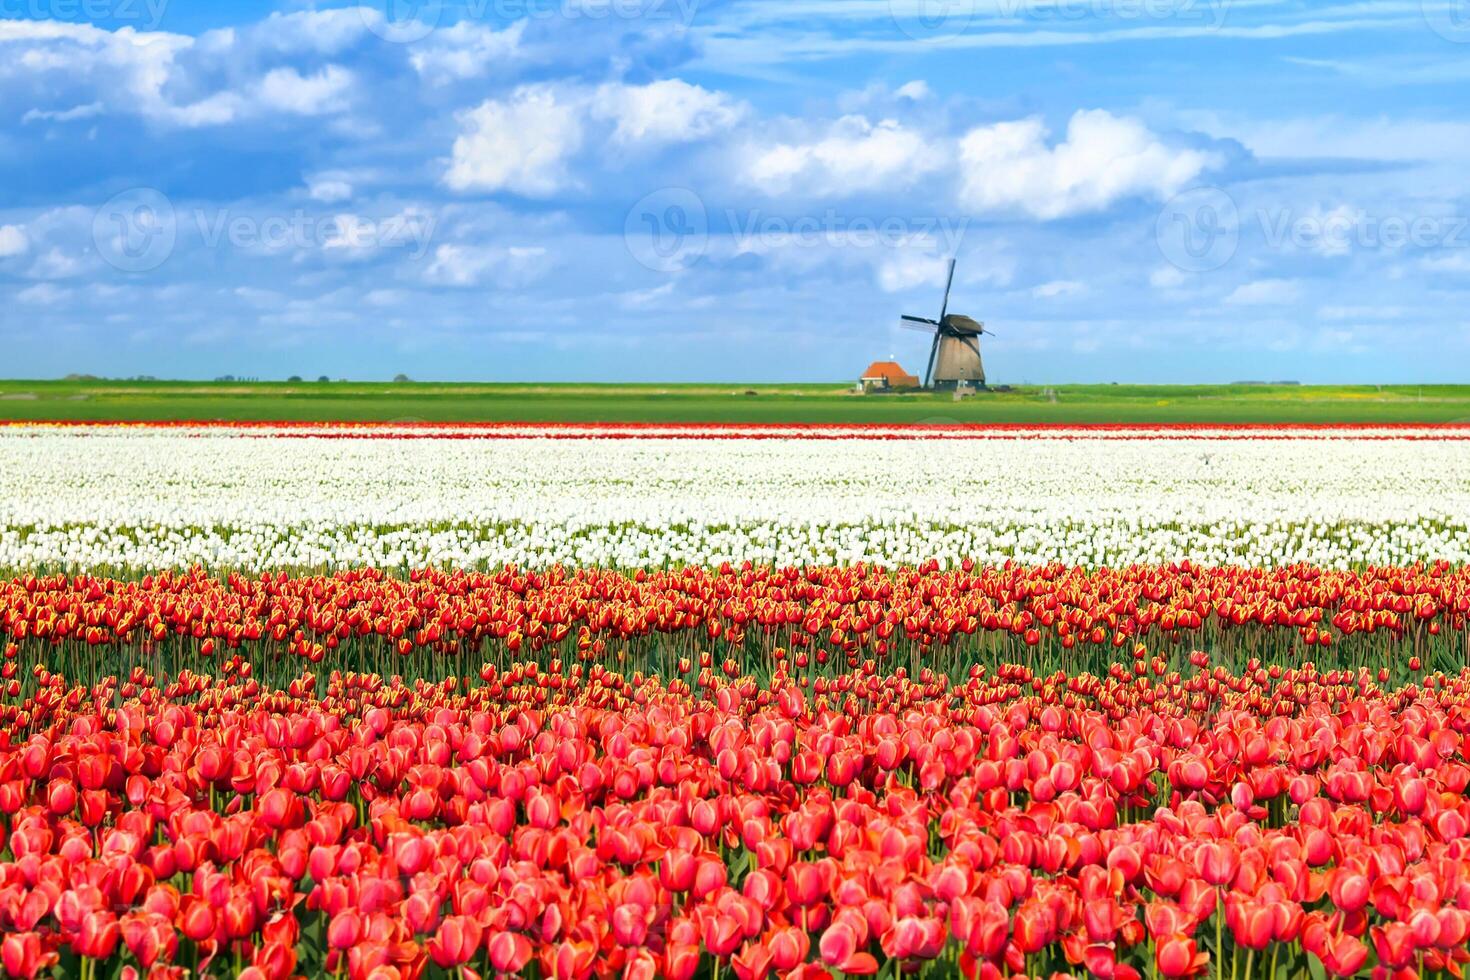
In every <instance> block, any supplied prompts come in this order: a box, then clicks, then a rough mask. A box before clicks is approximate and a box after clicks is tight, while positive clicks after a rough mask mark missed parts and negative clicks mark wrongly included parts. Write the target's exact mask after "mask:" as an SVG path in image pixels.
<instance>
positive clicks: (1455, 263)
mask: <svg viewBox="0 0 1470 980" xmlns="http://www.w3.org/2000/svg"><path fill="white" fill-rule="evenodd" d="M1419 265H1420V266H1422V267H1423V268H1425V269H1428V270H1429V271H1430V272H1470V252H1467V251H1466V250H1464V249H1461V250H1460V251H1458V252H1450V253H1448V254H1445V255H1435V256H1431V257H1429V258H1426V259H1424V260H1423V261H1421V262H1420V263H1419Z"/></svg>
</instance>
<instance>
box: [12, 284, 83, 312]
mask: <svg viewBox="0 0 1470 980" xmlns="http://www.w3.org/2000/svg"><path fill="white" fill-rule="evenodd" d="M69 296H71V290H69V289H62V288H61V287H59V286H53V285H52V284H51V283H49V282H38V283H36V284H35V285H34V286H27V287H26V288H25V289H22V290H21V291H20V292H18V293H16V294H15V298H16V299H18V300H20V301H21V302H22V303H29V304H30V305H32V306H55V305H56V304H57V303H60V302H62V301H64V300H65V299H67V298H68V297H69Z"/></svg>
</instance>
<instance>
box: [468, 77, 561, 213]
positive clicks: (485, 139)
mask: <svg viewBox="0 0 1470 980" xmlns="http://www.w3.org/2000/svg"><path fill="white" fill-rule="evenodd" d="M459 123H460V127H461V132H460V135H459V136H458V137H457V138H456V139H455V141H454V150H453V157H452V160H451V162H450V166H449V171H448V172H447V173H446V174H445V176H444V182H445V183H446V184H448V185H449V186H450V187H451V188H453V189H454V190H457V191H476V190H478V191H499V190H507V191H512V192H514V193H516V194H521V195H524V196H527V197H546V196H549V195H551V194H554V193H556V192H557V191H558V190H560V189H561V188H563V187H565V186H567V185H568V184H569V183H571V176H570V175H569V174H568V172H567V160H568V159H569V158H570V157H571V156H572V155H573V154H575V153H576V152H577V150H578V149H580V148H581V146H582V135H583V126H582V119H581V113H580V111H579V108H578V106H577V105H576V104H574V103H569V102H568V101H565V100H559V99H558V97H557V94H556V92H555V91H554V90H553V89H552V88H550V87H549V86H545V85H530V86H521V87H520V88H518V89H516V90H515V92H513V93H512V94H511V96H510V98H509V99H504V100H498V99H487V100H485V101H484V102H482V103H481V104H480V105H479V106H477V107H476V108H474V109H470V110H468V111H466V112H463V113H461V114H460V115H459Z"/></svg>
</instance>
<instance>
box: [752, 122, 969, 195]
mask: <svg viewBox="0 0 1470 980" xmlns="http://www.w3.org/2000/svg"><path fill="white" fill-rule="evenodd" d="M942 157H943V151H938V152H936V150H935V148H934V147H933V146H932V145H930V144H929V142H928V141H927V140H925V138H924V137H923V136H922V135H921V134H919V133H918V132H915V131H914V130H911V129H905V128H904V127H903V126H902V125H901V124H900V123H898V122H896V121H894V120H892V119H885V120H882V121H881V122H879V123H877V124H874V123H871V122H869V121H868V119H867V118H866V117H864V116H856V115H854V116H843V117H842V118H841V119H839V120H838V121H837V122H836V123H835V124H834V125H833V126H832V127H831V129H830V130H829V132H828V133H827V135H826V136H824V137H823V138H822V139H820V140H817V141H816V142H812V143H778V144H776V145H775V146H772V147H770V148H769V149H764V150H758V151H756V153H755V154H754V156H753V158H752V159H751V160H750V161H749V162H748V163H747V165H746V167H745V178H746V180H748V181H749V182H750V183H751V184H754V185H755V186H756V187H758V188H760V189H761V190H762V191H765V192H766V193H767V194H784V193H786V192H787V191H791V190H798V191H801V192H804V193H808V194H813V195H821V196H839V195H842V194H846V193H851V192H854V191H865V190H873V189H877V188H892V187H895V186H904V185H908V184H911V183H912V182H913V181H914V180H915V179H917V178H918V177H920V176H922V175H924V174H926V173H929V172H932V171H934V170H936V169H938V168H939V166H940V165H941V161H942Z"/></svg>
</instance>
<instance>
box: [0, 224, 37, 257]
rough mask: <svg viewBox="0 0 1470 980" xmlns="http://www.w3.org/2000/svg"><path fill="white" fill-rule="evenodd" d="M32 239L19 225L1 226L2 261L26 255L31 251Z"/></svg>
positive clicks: (0, 248)
mask: <svg viewBox="0 0 1470 980" xmlns="http://www.w3.org/2000/svg"><path fill="white" fill-rule="evenodd" d="M30 247H31V239H30V236H28V235H27V234H26V233H25V229H24V228H21V227H20V226H19V225H0V259H8V258H13V257H14V256H17V255H24V254H25V253H26V252H27V251H29V250H30Z"/></svg>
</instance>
